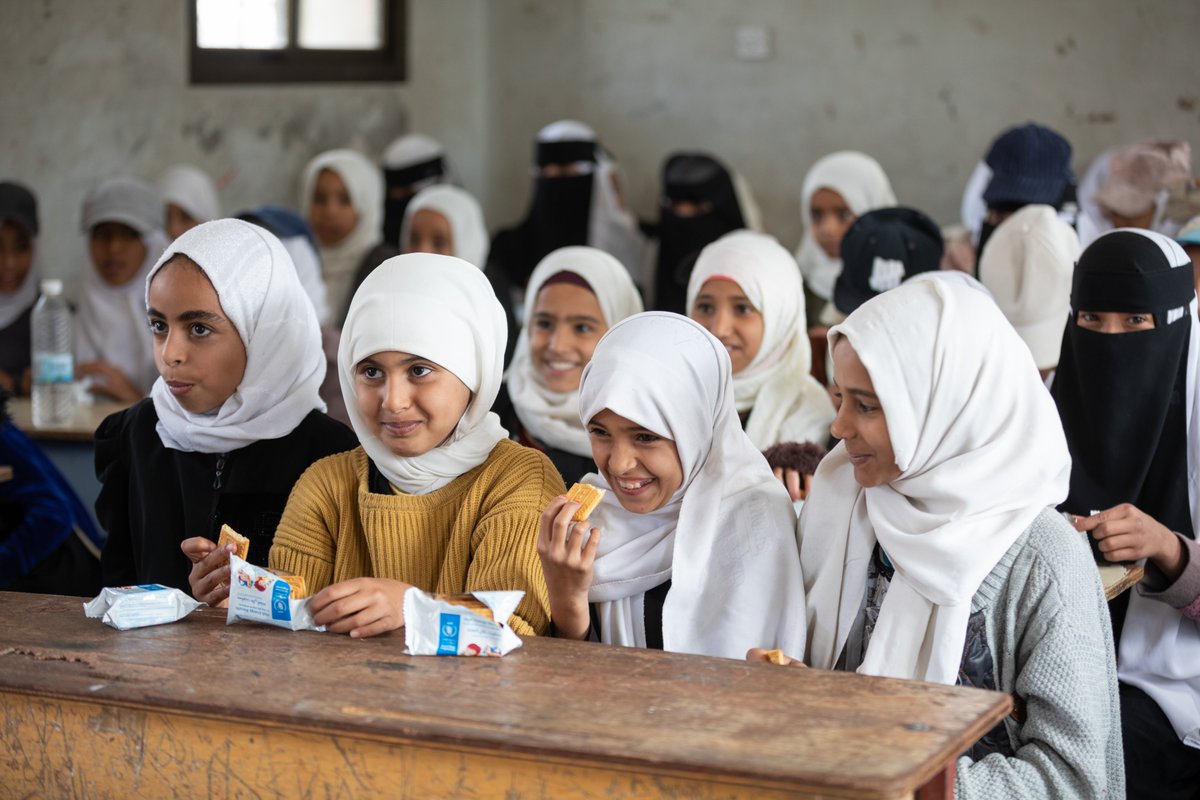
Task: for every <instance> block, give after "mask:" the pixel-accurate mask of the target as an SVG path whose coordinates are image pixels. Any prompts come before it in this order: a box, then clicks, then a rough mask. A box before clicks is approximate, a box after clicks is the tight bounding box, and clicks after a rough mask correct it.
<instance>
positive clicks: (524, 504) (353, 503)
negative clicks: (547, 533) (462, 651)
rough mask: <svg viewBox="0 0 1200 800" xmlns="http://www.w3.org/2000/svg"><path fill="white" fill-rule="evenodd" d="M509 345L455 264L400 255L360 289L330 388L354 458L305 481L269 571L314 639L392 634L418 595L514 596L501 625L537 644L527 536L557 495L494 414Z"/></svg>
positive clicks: (536, 457) (533, 552)
mask: <svg viewBox="0 0 1200 800" xmlns="http://www.w3.org/2000/svg"><path fill="white" fill-rule="evenodd" d="M505 341H506V336H505V321H504V312H503V310H502V309H501V307H500V304H499V302H497V300H496V296H495V294H494V293H493V292H492V288H491V286H490V285H489V284H488V281H487V279H486V278H485V277H484V275H483V273H482V272H480V271H479V270H478V269H476V268H475V267H473V266H471V265H470V264H468V263H467V262H465V261H462V260H460V259H457V258H453V257H450V256H440V255H430V254H426V253H412V254H408V255H403V256H397V257H396V258H392V259H389V260H388V261H385V262H384V263H383V264H381V265H380V266H379V267H377V268H376V269H375V271H374V272H372V273H371V275H370V276H369V277H368V278H367V279H366V280H365V281H364V282H363V284H362V285H361V286H360V287H359V288H358V291H357V292H356V293H355V295H354V299H353V300H352V302H351V304H350V310H349V312H348V315H347V317H346V323H345V327H344V328H343V330H342V340H341V346H340V349H339V351H338V376H339V379H340V381H341V385H342V394H343V396H344V397H345V399H346V408H347V410H348V411H349V413H350V421H351V423H352V424H353V426H354V431H355V433H357V434H358V439H359V442H360V443H361V446H360V447H358V448H356V449H354V450H351V451H349V452H346V453H340V454H338V455H336V456H331V457H329V458H325V459H322V460H321V461H318V462H316V463H315V464H313V465H312V466H311V467H310V468H309V469H308V471H306V472H305V473H304V475H302V476H301V478H300V480H299V481H298V482H297V483H296V486H295V489H294V490H293V491H292V495H291V497H290V498H289V499H288V505H287V508H286V509H285V511H284V513H283V519H282V520H281V521H280V523H279V527H278V528H277V529H276V532H275V540H274V544H273V545H272V547H271V553H270V558H269V563H270V566H271V568H272V569H285V570H290V571H293V572H297V573H299V574H300V575H302V576H304V579H305V582H306V584H307V586H308V587H309V589H310V590H311V591H312V592H313V593H314V595H313V598H312V600H311V603H310V609H311V610H312V612H313V619H314V621H315V622H316V623H317V624H322V625H327V626H328V628H329V630H331V631H333V632H336V633H348V634H350V635H351V636H352V637H361V636H372V635H375V634H379V633H383V632H385V631H389V630H393V629H395V628H398V627H400V626H401V625H403V624H404V613H403V610H404V593H405V592H406V591H407V590H408V589H409V588H411V587H414V586H415V587H417V588H419V589H423V590H425V591H431V592H464V591H473V590H492V589H520V590H524V591H525V597H524V599H523V600H522V601H521V604H520V605H519V606H518V607H517V611H516V614H515V615H513V617H511V618H510V619H509V624H510V625H511V626H512V628H513V630H515V631H516V632H517V633H519V634H538V633H544V632H545V631H546V629H547V627H548V626H549V616H550V615H549V600H548V598H547V596H546V582H545V578H544V577H543V574H542V569H541V565H540V563H539V561H538V555H537V536H538V523H539V517H540V515H541V511H542V509H543V508H545V507H546V505H547V504H548V503H549V502H550V501H551V500H552V499H553V498H554V497H555V496H556V495H558V494H561V493H562V492H563V490H564V487H563V483H562V479H561V478H560V477H559V475H558V471H557V470H556V469H555V468H554V465H553V464H551V463H550V460H549V459H547V458H546V456H545V455H543V454H542V453H539V452H538V451H536V450H532V449H530V448H526V447H522V446H520V445H518V444H517V443H515V442H512V441H509V439H508V438H507V433H506V432H505V430H504V428H503V427H501V425H500V421H499V418H498V417H497V416H496V415H495V414H493V413H491V412H490V409H491V407H492V403H493V401H494V400H495V398H496V393H497V392H498V391H499V389H500V382H501V378H502V370H503V364H502V360H503V356H504V344H505ZM217 555H218V556H219V555H220V554H217Z"/></svg>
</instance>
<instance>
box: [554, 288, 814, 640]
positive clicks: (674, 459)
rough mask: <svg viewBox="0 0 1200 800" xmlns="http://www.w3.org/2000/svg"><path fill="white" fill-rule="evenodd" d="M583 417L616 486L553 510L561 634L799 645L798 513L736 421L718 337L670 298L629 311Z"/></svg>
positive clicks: (597, 366)
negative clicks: (666, 304) (578, 519)
mask: <svg viewBox="0 0 1200 800" xmlns="http://www.w3.org/2000/svg"><path fill="white" fill-rule="evenodd" d="M579 417H580V420H582V421H584V422H585V423H586V424H587V426H588V431H589V434H590V436H591V438H592V450H593V453H594V455H595V460H596V464H597V465H598V466H599V473H598V474H595V475H589V476H587V477H586V478H585V479H584V482H585V483H587V484H590V485H593V486H596V487H599V488H601V489H604V490H605V491H606V492H607V493H606V494H605V495H604V498H603V499H602V500H601V501H600V505H599V506H598V507H597V508H596V509H595V511H593V512H592V514H591V518H590V520H589V521H588V522H583V523H576V524H574V525H572V523H571V516H572V514H574V512H575V511H576V510H578V504H576V503H575V502H573V501H569V500H567V498H566V497H560V498H556V499H555V501H554V502H553V503H551V504H550V505H549V506H548V507H547V509H546V511H545V513H544V514H543V515H542V530H541V535H540V538H539V543H538V545H539V552H540V554H541V556H542V563H543V566H544V568H545V570H546V581H547V584H548V586H549V587H550V602H551V609H552V613H553V615H554V620H555V629H556V633H558V634H559V635H561V636H564V637H567V638H577V639H580V638H585V637H587V636H588V633H589V631H590V632H591V634H592V635H593V636H594V637H595V638H598V639H599V640H600V641H602V642H605V643H607V644H618V645H624V646H628V647H658V648H661V649H664V650H670V651H673V652H681V653H698V654H703V655H712V656H723V657H726V658H742V657H743V656H744V655H745V654H746V652H747V650H748V649H749V648H751V647H756V646H762V647H770V648H781V649H785V650H788V651H789V652H800V651H799V650H798V649H797V648H802V647H803V644H804V621H803V615H804V598H803V591H802V579H801V575H800V564H799V560H798V558H797V553H796V543H795V540H794V538H793V535H792V529H793V525H794V522H795V514H794V512H793V510H792V505H791V503H790V502H789V500H788V496H787V492H786V491H784V489H783V487H782V486H780V485H779V483H778V482H777V481H776V480H774V479H773V477H772V475H771V471H770V469H769V468H768V467H767V463H766V460H765V459H764V458H763V457H762V455H761V454H760V453H759V452H758V449H757V448H756V447H755V446H754V443H753V442H751V441H750V439H749V438H748V437H747V436H746V434H745V433H744V432H743V431H742V428H741V425H740V424H739V422H738V418H737V412H736V411H735V409H734V403H733V386H732V381H731V379H730V368H729V356H728V354H727V353H726V352H725V348H724V347H723V346H722V345H721V343H720V342H719V341H717V340H716V338H715V337H713V336H712V334H710V333H708V331H706V330H704V328H702V327H701V326H700V325H699V324H698V323H696V322H694V321H692V320H690V319H687V318H686V317H681V316H679V315H677V314H671V313H667V312H649V313H644V314H638V315H636V316H633V317H630V318H629V319H627V320H625V321H624V322H621V323H618V324H617V325H616V326H614V327H613V328H612V329H610V330H609V332H608V333H607V334H605V336H604V338H603V339H602V340H601V342H600V344H599V345H598V346H597V348H596V352H595V355H594V356H593V357H592V361H591V363H589V364H588V366H587V369H586V370H585V371H584V375H583V382H582V384H581V386H580V405H579ZM589 603H590V609H589Z"/></svg>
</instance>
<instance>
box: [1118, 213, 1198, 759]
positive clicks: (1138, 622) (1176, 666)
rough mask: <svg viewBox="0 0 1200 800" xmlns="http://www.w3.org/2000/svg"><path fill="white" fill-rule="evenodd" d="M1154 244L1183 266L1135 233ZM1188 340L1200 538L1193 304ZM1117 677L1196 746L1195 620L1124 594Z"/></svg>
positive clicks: (1191, 456)
mask: <svg viewBox="0 0 1200 800" xmlns="http://www.w3.org/2000/svg"><path fill="white" fill-rule="evenodd" d="M1137 232H1138V233H1140V234H1143V235H1145V236H1148V237H1149V238H1152V239H1154V240H1155V241H1156V242H1158V244H1159V246H1160V247H1162V248H1163V252H1165V253H1166V254H1167V258H1169V259H1170V260H1171V263H1172V264H1182V265H1184V267H1183V268H1187V264H1188V256H1187V254H1186V253H1185V252H1184V251H1183V248H1181V247H1180V246H1179V245H1178V243H1176V242H1173V241H1171V240H1170V239H1168V238H1167V237H1165V236H1163V235H1162V234H1159V233H1153V232H1149V231H1143V230H1139V231H1137ZM1188 312H1189V313H1190V314H1191V319H1192V326H1191V338H1190V339H1189V341H1188V361H1187V377H1186V380H1187V394H1186V406H1185V413H1186V414H1187V468H1188V500H1189V502H1190V503H1191V507H1192V531H1193V532H1194V533H1195V534H1196V536H1198V537H1200V502H1197V492H1198V486H1200V404H1197V403H1196V389H1197V384H1196V382H1197V381H1198V380H1200V326H1197V324H1196V300H1195V299H1193V300H1192V302H1191V303H1190V305H1189V307H1188ZM1117 676H1118V677H1119V678H1120V679H1121V680H1122V681H1124V682H1125V683H1128V684H1131V685H1133V686H1137V687H1138V688H1139V689H1141V690H1142V691H1144V692H1145V693H1146V694H1148V695H1150V697H1151V698H1152V699H1153V700H1154V702H1155V703H1157V704H1158V707H1159V708H1161V709H1162V712H1163V713H1164V714H1166V715H1167V719H1169V720H1170V721H1171V727H1173V728H1174V729H1175V733H1176V735H1178V736H1179V739H1180V741H1182V742H1183V743H1184V744H1185V745H1187V746H1188V747H1192V748H1200V621H1197V620H1195V619H1189V618H1188V617H1185V616H1183V614H1181V613H1180V612H1179V610H1178V609H1175V608H1171V607H1170V606H1169V605H1167V604H1166V603H1164V602H1162V601H1159V600H1151V599H1148V598H1146V597H1143V596H1142V595H1141V594H1140V593H1139V592H1136V591H1135V592H1131V593H1130V595H1129V610H1128V611H1127V612H1126V614H1125V624H1124V628H1122V631H1121V646H1120V647H1119V648H1118V650H1117Z"/></svg>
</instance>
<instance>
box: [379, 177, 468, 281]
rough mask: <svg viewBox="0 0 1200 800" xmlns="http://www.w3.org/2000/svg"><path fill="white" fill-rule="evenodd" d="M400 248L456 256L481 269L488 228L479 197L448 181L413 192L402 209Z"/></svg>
mask: <svg viewBox="0 0 1200 800" xmlns="http://www.w3.org/2000/svg"><path fill="white" fill-rule="evenodd" d="M400 249H401V250H402V251H404V252H405V253H440V254H441V255H445V256H456V257H458V258H461V259H462V260H463V261H466V262H467V263H468V264H474V265H475V266H476V267H479V269H483V268H484V267H486V266H487V251H488V232H487V226H486V225H485V224H484V222H483V209H481V208H480V207H479V201H478V200H476V199H475V198H474V197H473V196H471V193H470V192H468V191H467V190H465V189H460V188H458V187H457V186H450V185H449V184H438V185H435V186H430V187H428V188H426V189H422V190H421V191H419V192H417V194H416V195H415V196H414V197H413V198H412V200H411V201H409V203H408V205H407V207H406V208H405V210H404V223H403V224H402V225H401V227H400Z"/></svg>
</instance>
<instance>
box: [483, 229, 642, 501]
mask: <svg viewBox="0 0 1200 800" xmlns="http://www.w3.org/2000/svg"><path fill="white" fill-rule="evenodd" d="M641 310H642V300H641V298H640V297H639V296H638V292H637V288H636V287H635V286H634V285H633V279H632V278H630V277H629V272H628V271H627V270H626V269H625V267H624V266H622V265H621V262H619V261H617V260H616V259H615V258H613V257H612V256H610V255H609V254H608V253H605V252H604V251H603V250H597V249H595V248H594V247H563V248H560V249H558V250H555V251H554V252H553V253H551V254H550V255H548V256H546V257H545V258H544V259H542V261H541V263H540V264H538V266H537V268H536V269H534V271H533V275H532V276H531V277H530V278H529V288H528V290H527V291H526V293H525V319H526V325H525V328H524V329H523V330H522V331H521V335H520V337H519V338H518V339H517V348H516V351H515V353H514V354H513V363H512V366H511V367H510V368H509V370H508V374H507V376H506V378H505V380H506V382H507V389H508V396H509V398H510V402H511V405H512V414H507V413H506V414H505V415H504V418H503V419H504V423H505V426H506V427H508V428H509V429H510V430H511V431H512V432H513V433H514V434H515V438H516V440H517V441H519V442H520V443H521V444H524V445H527V446H529V447H534V448H537V449H538V450H541V451H542V452H544V453H545V454H546V455H547V456H549V457H550V460H551V461H552V462H554V466H555V467H557V468H558V471H559V473H560V474H561V475H562V476H563V481H564V482H565V483H568V484H570V483H575V482H577V481H578V480H580V479H581V478H582V477H583V476H584V475H586V474H587V473H589V472H595V470H596V465H595V463H594V462H593V461H592V445H591V441H590V440H589V438H588V434H587V430H586V429H585V428H584V425H583V423H582V422H580V420H579V380H580V378H581V377H582V375H583V370H584V368H585V367H586V366H587V364H588V361H590V360H591V358H592V352H593V351H594V350H595V349H596V343H597V342H599V341H600V337H601V336H603V335H604V333H605V331H607V330H608V328H609V326H610V325H615V324H616V323H618V322H620V321H621V320H623V319H625V318H626V317H629V316H632V315H634V314H637V313H638V312H640V311H641ZM501 404H503V398H502V403H501Z"/></svg>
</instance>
